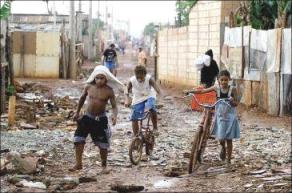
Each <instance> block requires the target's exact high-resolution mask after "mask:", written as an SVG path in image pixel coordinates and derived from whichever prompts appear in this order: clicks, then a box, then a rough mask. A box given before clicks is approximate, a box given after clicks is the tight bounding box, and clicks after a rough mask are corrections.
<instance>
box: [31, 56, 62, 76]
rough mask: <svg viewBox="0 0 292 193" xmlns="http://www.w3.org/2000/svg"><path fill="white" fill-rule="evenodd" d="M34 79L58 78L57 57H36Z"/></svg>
mask: <svg viewBox="0 0 292 193" xmlns="http://www.w3.org/2000/svg"><path fill="white" fill-rule="evenodd" d="M35 77H36V78H58V77H59V57H44V56H36V69H35Z"/></svg>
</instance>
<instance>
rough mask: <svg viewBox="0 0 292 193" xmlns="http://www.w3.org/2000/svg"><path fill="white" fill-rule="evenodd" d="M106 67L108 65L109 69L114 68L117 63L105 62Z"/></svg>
mask: <svg viewBox="0 0 292 193" xmlns="http://www.w3.org/2000/svg"><path fill="white" fill-rule="evenodd" d="M104 65H105V67H107V68H108V69H109V70H113V69H114V68H115V67H116V65H115V63H114V62H104Z"/></svg>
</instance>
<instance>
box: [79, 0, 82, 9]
mask: <svg viewBox="0 0 292 193" xmlns="http://www.w3.org/2000/svg"><path fill="white" fill-rule="evenodd" d="M81 5H82V4H81V0H79V12H81V10H82V7H81Z"/></svg>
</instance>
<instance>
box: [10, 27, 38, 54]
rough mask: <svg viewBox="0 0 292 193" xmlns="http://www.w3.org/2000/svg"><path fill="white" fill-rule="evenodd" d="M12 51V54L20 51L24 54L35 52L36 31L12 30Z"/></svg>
mask: <svg viewBox="0 0 292 193" xmlns="http://www.w3.org/2000/svg"><path fill="white" fill-rule="evenodd" d="M23 48H24V49H23ZM22 49H23V51H22ZM12 52H13V53H14V54H19V53H22V52H23V53H24V54H35V53H36V32H22V31H15V32H12Z"/></svg>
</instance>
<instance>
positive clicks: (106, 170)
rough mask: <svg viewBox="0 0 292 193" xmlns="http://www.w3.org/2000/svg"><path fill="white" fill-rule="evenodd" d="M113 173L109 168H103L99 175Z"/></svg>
mask: <svg viewBox="0 0 292 193" xmlns="http://www.w3.org/2000/svg"><path fill="white" fill-rule="evenodd" d="M110 172H111V169H109V168H107V167H103V168H102V170H101V171H100V173H99V174H109V173H110Z"/></svg>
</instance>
